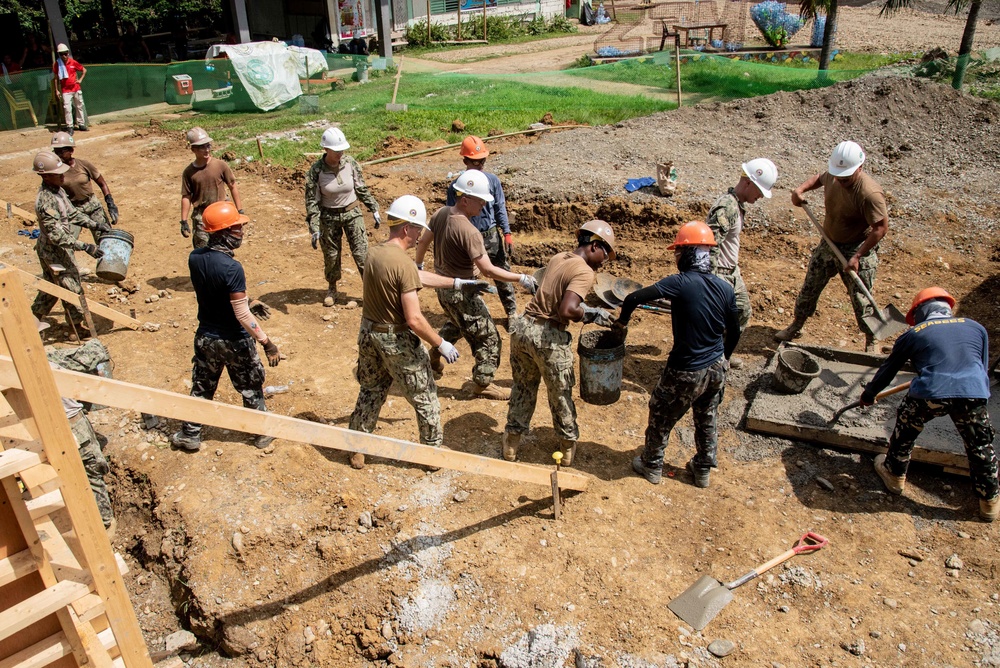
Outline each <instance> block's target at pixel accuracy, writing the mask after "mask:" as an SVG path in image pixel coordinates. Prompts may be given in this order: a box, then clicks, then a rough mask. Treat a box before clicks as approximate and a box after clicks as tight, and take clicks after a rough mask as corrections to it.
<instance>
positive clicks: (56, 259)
mask: <svg viewBox="0 0 1000 668" xmlns="http://www.w3.org/2000/svg"><path fill="white" fill-rule="evenodd" d="M35 252H36V253H38V263H39V264H40V265H42V278H44V279H45V280H46V281H48V282H49V283H55V284H56V285H58V286H59V287H62V288H66V289H67V290H69V291H70V292H75V293H76V294H78V295H82V294H83V286H82V285H81V284H80V272H79V270H78V269H77V268H76V262H75V261H74V260H73V255H72V252H67V251H66V250H65V249H64V248H61V247H60V246H53V245H49V244H42V243H41V239H39V240H38V242H37V243H36V244H35ZM54 264H58V265H61V266H62V267H63V271H60V272H59V273H58V274H57V273H56V272H55V271H53V270H52V265H54ZM58 301H59V298H58V297H53V296H52V295H50V294H48V293H45V292H39V293H38V295H36V296H35V301H34V302H32V304H31V312H32V313H34V314H35V317H36V318H39V319H40V318H44V317H45V316H47V315H48V314H49V312H50V311H51V310H52V307H53V306H55V305H56V302H58ZM63 309H64V310H65V311H66V317H67V318H69V319H70V320H72V321H73V323H74V324H77V325H79V324H80V323H81V322H83V313H81V312H80V309H79V308H78V307H76V306H74V305H73V304H70V303H69V302H63Z"/></svg>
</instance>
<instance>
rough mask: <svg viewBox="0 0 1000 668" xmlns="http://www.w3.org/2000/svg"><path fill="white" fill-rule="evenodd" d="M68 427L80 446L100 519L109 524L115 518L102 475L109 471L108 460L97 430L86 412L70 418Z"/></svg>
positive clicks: (81, 457)
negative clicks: (102, 450) (102, 449)
mask: <svg viewBox="0 0 1000 668" xmlns="http://www.w3.org/2000/svg"><path fill="white" fill-rule="evenodd" d="M70 428H71V429H72V430H73V436H75V437H76V444H77V446H78V447H79V448H80V459H82V460H83V468H84V470H85V471H86V472H87V480H89V481H90V490H91V491H92V492H93V493H94V500H95V501H96V502H97V509H98V510H99V511H100V512H101V520H102V521H103V522H104V527H105V528H107V527H109V526H111V520H113V519H114V518H115V514H114V512H113V511H112V510H111V497H110V496H109V495H108V486H107V484H106V483H105V482H104V476H106V475H107V474H108V473H110V472H111V467H110V466H108V460H107V459H105V458H104V453H103V452H101V443H100V441H99V440H98V439H97V432H95V431H94V427H93V425H91V424H90V420H89V419H88V418H87V415H86V413H80V414H79V415H77V416H75V417H72V418H70Z"/></svg>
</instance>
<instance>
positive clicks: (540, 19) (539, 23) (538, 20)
mask: <svg viewBox="0 0 1000 668" xmlns="http://www.w3.org/2000/svg"><path fill="white" fill-rule="evenodd" d="M527 30H528V34H529V35H544V34H545V33H547V32H548V31H549V28H548V26H547V25H545V17H544V16H542V15H541V14H535V18H533V19H531V22H530V23H529V24H528V27H527Z"/></svg>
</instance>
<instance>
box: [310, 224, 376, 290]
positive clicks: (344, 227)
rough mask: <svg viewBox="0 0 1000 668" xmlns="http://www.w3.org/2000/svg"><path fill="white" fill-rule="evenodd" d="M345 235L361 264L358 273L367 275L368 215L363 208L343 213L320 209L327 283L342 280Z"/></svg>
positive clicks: (320, 232) (321, 242) (324, 270)
mask: <svg viewBox="0 0 1000 668" xmlns="http://www.w3.org/2000/svg"><path fill="white" fill-rule="evenodd" d="M344 236H346V237H347V245H348V246H350V248H351V255H352V256H353V257H354V264H356V265H357V266H358V273H359V274H361V275H362V276H364V274H365V260H367V259H368V233H367V232H366V231H365V217H364V214H362V213H361V207H360V206H357V207H354V208H353V209H351V210H350V211H345V212H344V213H334V212H333V210H332V209H320V213H319V246H320V248H321V249H322V250H323V273H324V274H325V275H326V282H327V284H330V283H336V282H337V281H339V280H340V275H341V274H340V264H341V257H342V256H343V253H342V252H341V251H342V250H343V248H344V240H343V237H344Z"/></svg>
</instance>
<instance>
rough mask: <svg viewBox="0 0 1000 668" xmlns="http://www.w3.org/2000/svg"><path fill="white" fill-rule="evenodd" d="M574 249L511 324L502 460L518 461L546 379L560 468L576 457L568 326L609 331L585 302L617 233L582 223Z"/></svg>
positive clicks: (559, 258)
mask: <svg viewBox="0 0 1000 668" xmlns="http://www.w3.org/2000/svg"><path fill="white" fill-rule="evenodd" d="M576 241H577V247H576V250H574V251H570V252H563V253H559V254H557V255H555V256H553V257H552V259H551V260H549V263H548V265H546V267H545V274H544V276H543V277H542V282H541V285H539V286H538V291H537V292H536V293H535V296H534V297H532V299H531V301H530V302H528V306H527V307H526V308H525V309H524V317H522V318H518V319H516V320H515V321H514V323H513V325H512V327H511V332H510V369H511V373H512V374H513V377H514V385H513V387H512V388H511V392H510V407H509V408H508V409H507V427H506V429H505V430H504V434H503V458H504V459H506V460H507V461H509V462H512V461H514V460H515V459H517V450H518V446H519V445H520V443H521V437H522V436H523V435H524V434H526V433H527V432H528V428H529V427H530V426H531V416H532V414H533V413H534V412H535V399H536V397H537V395H538V384H539V382H540V381H541V380H542V379H543V378H544V379H545V388H546V390H547V391H548V397H549V410H550V411H551V412H552V426H553V427H554V428H555V431H556V435H557V436H558V437H559V449H560V450H561V451H562V453H563V459H562V464H563V465H564V466H571V465H572V464H573V460H574V459H575V457H576V444H577V441H578V440H579V439H580V429H579V428H578V427H577V424H576V406H575V405H574V404H573V387H574V386H575V385H576V378H575V376H574V374H573V370H574V366H575V364H576V362H575V361H574V359H573V348H572V346H571V345H570V343H571V342H572V340H573V336H572V335H571V334H570V332H569V330H568V329H567V326H568V325H569V324H570V323H572V322H580V321H583V322H585V323H596V324H598V325H601V326H603V327H610V326H611V323H612V318H611V314H610V313H608V312H607V311H605V310H604V309H602V308H595V307H592V306H587V305H586V304H584V303H583V300H584V298H585V297H586V296H587V293H589V292H590V288H591V287H592V286H593V285H594V277H595V274H594V272H596V271H597V270H598V269H600V268H601V265H603V264H604V263H605V261H607V260H613V259H614V258H615V233H614V231H613V230H612V229H611V226H610V225H608V224H607V223H606V222H604V221H603V220H591V221H588V222H586V223H584V224H583V225H582V226H581V227H580V229H579V230H578V231H577V233H576Z"/></svg>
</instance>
